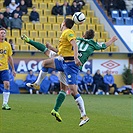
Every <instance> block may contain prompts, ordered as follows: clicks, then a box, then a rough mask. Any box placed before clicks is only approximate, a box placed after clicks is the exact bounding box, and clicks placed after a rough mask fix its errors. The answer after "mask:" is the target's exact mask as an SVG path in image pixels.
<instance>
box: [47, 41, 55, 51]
mask: <svg viewBox="0 0 133 133" xmlns="http://www.w3.org/2000/svg"><path fill="white" fill-rule="evenodd" d="M46 47H47V48H48V49H50V50H52V51H54V52H56V53H58V49H57V48H54V47H53V46H52V45H51V44H50V43H49V42H46Z"/></svg>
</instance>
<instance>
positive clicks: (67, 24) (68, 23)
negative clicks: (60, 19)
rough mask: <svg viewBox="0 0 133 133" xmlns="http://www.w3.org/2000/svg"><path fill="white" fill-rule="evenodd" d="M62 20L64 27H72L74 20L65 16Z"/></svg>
mask: <svg viewBox="0 0 133 133" xmlns="http://www.w3.org/2000/svg"><path fill="white" fill-rule="evenodd" d="M64 22H65V24H66V27H67V28H69V29H71V28H72V27H73V25H74V21H73V20H72V19H70V18H66V19H65V20H64Z"/></svg>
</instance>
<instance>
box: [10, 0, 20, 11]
mask: <svg viewBox="0 0 133 133" xmlns="http://www.w3.org/2000/svg"><path fill="white" fill-rule="evenodd" d="M18 5H19V3H18V4H16V1H15V0H11V3H10V4H9V8H10V13H12V12H13V11H14V10H15V9H16V7H17V6H18Z"/></svg>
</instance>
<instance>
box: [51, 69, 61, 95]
mask: <svg viewBox="0 0 133 133" xmlns="http://www.w3.org/2000/svg"><path fill="white" fill-rule="evenodd" d="M49 80H50V81H51V87H50V92H51V93H53V94H58V93H59V91H60V82H59V79H58V76H57V75H56V73H55V71H52V73H51V75H50V76H49Z"/></svg>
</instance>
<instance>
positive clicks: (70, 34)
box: [58, 29, 76, 57]
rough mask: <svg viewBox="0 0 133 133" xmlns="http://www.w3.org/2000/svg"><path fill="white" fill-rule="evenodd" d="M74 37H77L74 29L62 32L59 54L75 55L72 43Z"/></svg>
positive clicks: (65, 55)
mask: <svg viewBox="0 0 133 133" xmlns="http://www.w3.org/2000/svg"><path fill="white" fill-rule="evenodd" d="M73 39H76V35H75V33H74V31H73V30H71V29H66V30H64V31H63V32H62V34H61V36H60V38H59V45H58V55H61V56H63V57H69V56H74V51H73V46H72V44H71V43H70V41H71V40H73Z"/></svg>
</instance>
